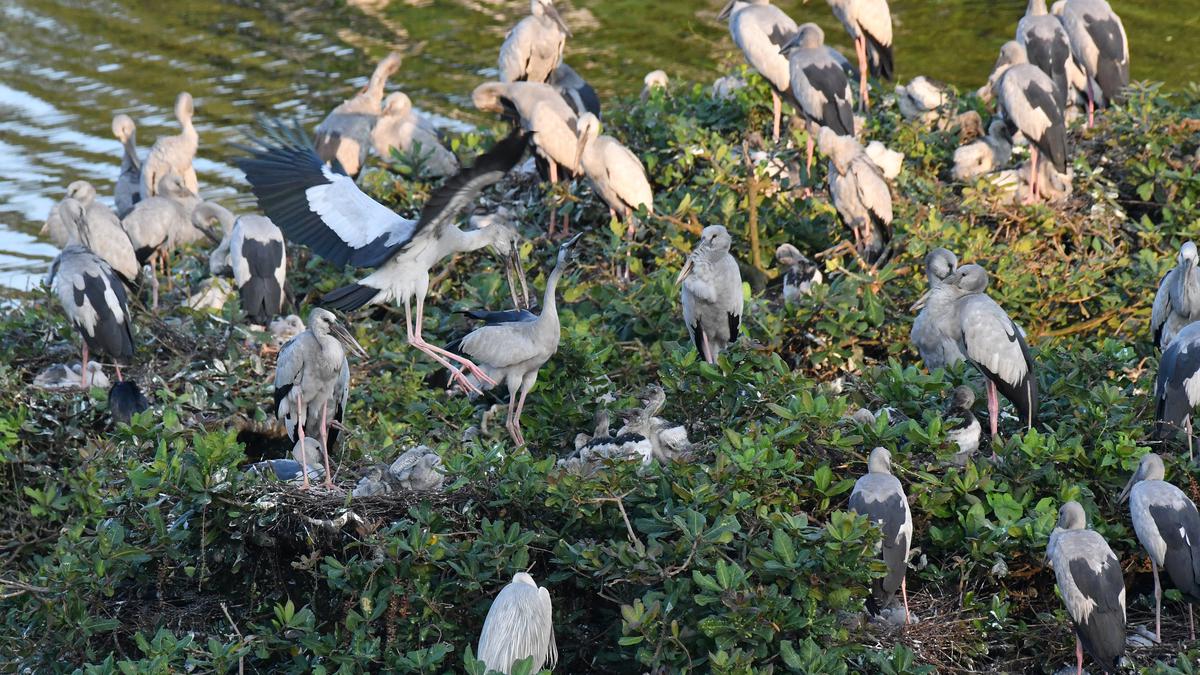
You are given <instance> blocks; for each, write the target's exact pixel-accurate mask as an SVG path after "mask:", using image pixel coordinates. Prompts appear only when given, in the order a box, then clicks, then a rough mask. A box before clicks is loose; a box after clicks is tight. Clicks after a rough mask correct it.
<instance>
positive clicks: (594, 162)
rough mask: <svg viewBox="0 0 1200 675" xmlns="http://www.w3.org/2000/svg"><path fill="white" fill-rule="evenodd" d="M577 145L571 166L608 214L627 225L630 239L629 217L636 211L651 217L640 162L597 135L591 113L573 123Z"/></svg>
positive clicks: (651, 202) (650, 195)
mask: <svg viewBox="0 0 1200 675" xmlns="http://www.w3.org/2000/svg"><path fill="white" fill-rule="evenodd" d="M576 127H577V130H578V132H579V145H578V148H577V149H576V151H575V152H576V161H575V165H576V166H578V167H579V168H581V169H582V170H583V173H584V175H586V176H587V178H588V182H589V183H591V185H592V189H593V190H595V191H596V194H598V195H600V198H601V199H603V200H604V203H605V204H607V205H608V208H609V210H610V211H612V212H613V214H615V215H616V216H618V217H620V218H621V219H623V220H626V221H628V222H627V230H628V236H630V237H632V236H633V233H634V230H635V228H636V227H637V223H636V221H635V220H634V218H633V214H634V212H635V211H637V210H638V209H639V208H643V207H644V208H645V209H646V211H647V212H648V213H654V192H653V191H652V190H651V188H650V179H649V178H647V177H646V167H645V166H643V165H642V160H640V159H638V156H637V155H635V154H633V151H632V150H630V149H629V148H627V147H625V146H624V145H623V144H622V143H621V142H620V141H618V140H617V139H615V138H613V137H612V136H607V135H603V136H602V135H600V120H599V119H598V118H597V117H596V116H595V115H593V114H591V113H584V114H583V115H580V117H579V119H578V121H577V122H576Z"/></svg>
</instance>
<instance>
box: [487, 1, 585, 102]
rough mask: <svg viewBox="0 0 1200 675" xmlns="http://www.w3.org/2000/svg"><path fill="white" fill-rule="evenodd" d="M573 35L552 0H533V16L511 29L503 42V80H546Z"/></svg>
mask: <svg viewBox="0 0 1200 675" xmlns="http://www.w3.org/2000/svg"><path fill="white" fill-rule="evenodd" d="M570 36H571V31H570V29H568V28H567V24H566V23H564V22H563V20H562V17H561V16H559V14H558V10H556V9H555V8H554V3H553V2H552V0H530V3H529V16H527V17H525V18H524V19H521V21H520V22H518V23H517V25H516V26H514V27H513V29H512V30H510V31H509V32H508V35H506V36H505V38H504V44H503V45H501V46H500V59H499V63H498V65H499V70H500V81H501V82H546V81H547V80H549V79H550V73H552V72H554V69H555V68H557V67H558V64H559V63H561V62H562V54H563V47H564V46H565V45H566V43H567V38H568V37H570Z"/></svg>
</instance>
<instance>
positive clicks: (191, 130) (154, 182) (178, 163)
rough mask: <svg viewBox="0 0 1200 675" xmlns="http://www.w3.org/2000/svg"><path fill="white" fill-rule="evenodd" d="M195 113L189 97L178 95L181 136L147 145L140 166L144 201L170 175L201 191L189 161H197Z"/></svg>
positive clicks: (154, 192) (177, 118)
mask: <svg viewBox="0 0 1200 675" xmlns="http://www.w3.org/2000/svg"><path fill="white" fill-rule="evenodd" d="M194 113H195V108H194V107H193V103H192V95H191V94H189V93H187V92H186V91H185V92H180V94H179V96H178V97H177V98H176V99H175V119H176V120H178V121H179V127H180V129H181V133H180V134H179V135H177V136H162V137H160V138H158V139H156V140H155V141H154V145H152V146H150V152H148V153H147V154H146V161H145V162H144V163H143V164H142V187H141V196H142V198H143V199H145V198H147V197H153V196H154V195H156V194H158V186H159V181H161V180H162V179H163V177H164V176H166V175H167V174H169V173H174V174H177V175H179V176H180V177H181V178H183V184H184V185H185V186H187V189H188V190H190V191H191V192H193V193H199V192H200V183H199V181H197V179H196V170H195V169H194V168H192V160H194V159H195V158H196V150H197V149H198V148H199V145H200V135H199V134H198V133H197V132H196V127H195V126H194V125H193V124H192V115H193V114H194ZM127 152H128V150H127Z"/></svg>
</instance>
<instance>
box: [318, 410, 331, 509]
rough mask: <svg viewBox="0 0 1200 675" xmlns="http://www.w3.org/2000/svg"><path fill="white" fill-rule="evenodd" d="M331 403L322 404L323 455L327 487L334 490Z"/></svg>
mask: <svg viewBox="0 0 1200 675" xmlns="http://www.w3.org/2000/svg"><path fill="white" fill-rule="evenodd" d="M328 415H329V401H326V402H324V403H322V404H321V454H322V456H324V457H325V487H327V488H329V489H330V490H332V489H333V465H332V464H330V463H329V426H328V419H327V417H328Z"/></svg>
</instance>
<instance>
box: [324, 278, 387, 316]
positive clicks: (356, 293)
mask: <svg viewBox="0 0 1200 675" xmlns="http://www.w3.org/2000/svg"><path fill="white" fill-rule="evenodd" d="M378 294H379V289H378V288H375V287H373V286H364V285H363V284H350V285H348V286H342V287H341V288H338V289H335V290H332V291H330V292H328V293H326V294H325V295H324V297H322V298H321V305H322V306H323V307H328V308H330V309H336V310H339V311H342V312H350V311H353V310H356V309H358V308H359V307H362V306H363V305H366V304H368V303H370V302H371V301H372V300H374V299H375V296H376V295H378Z"/></svg>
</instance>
